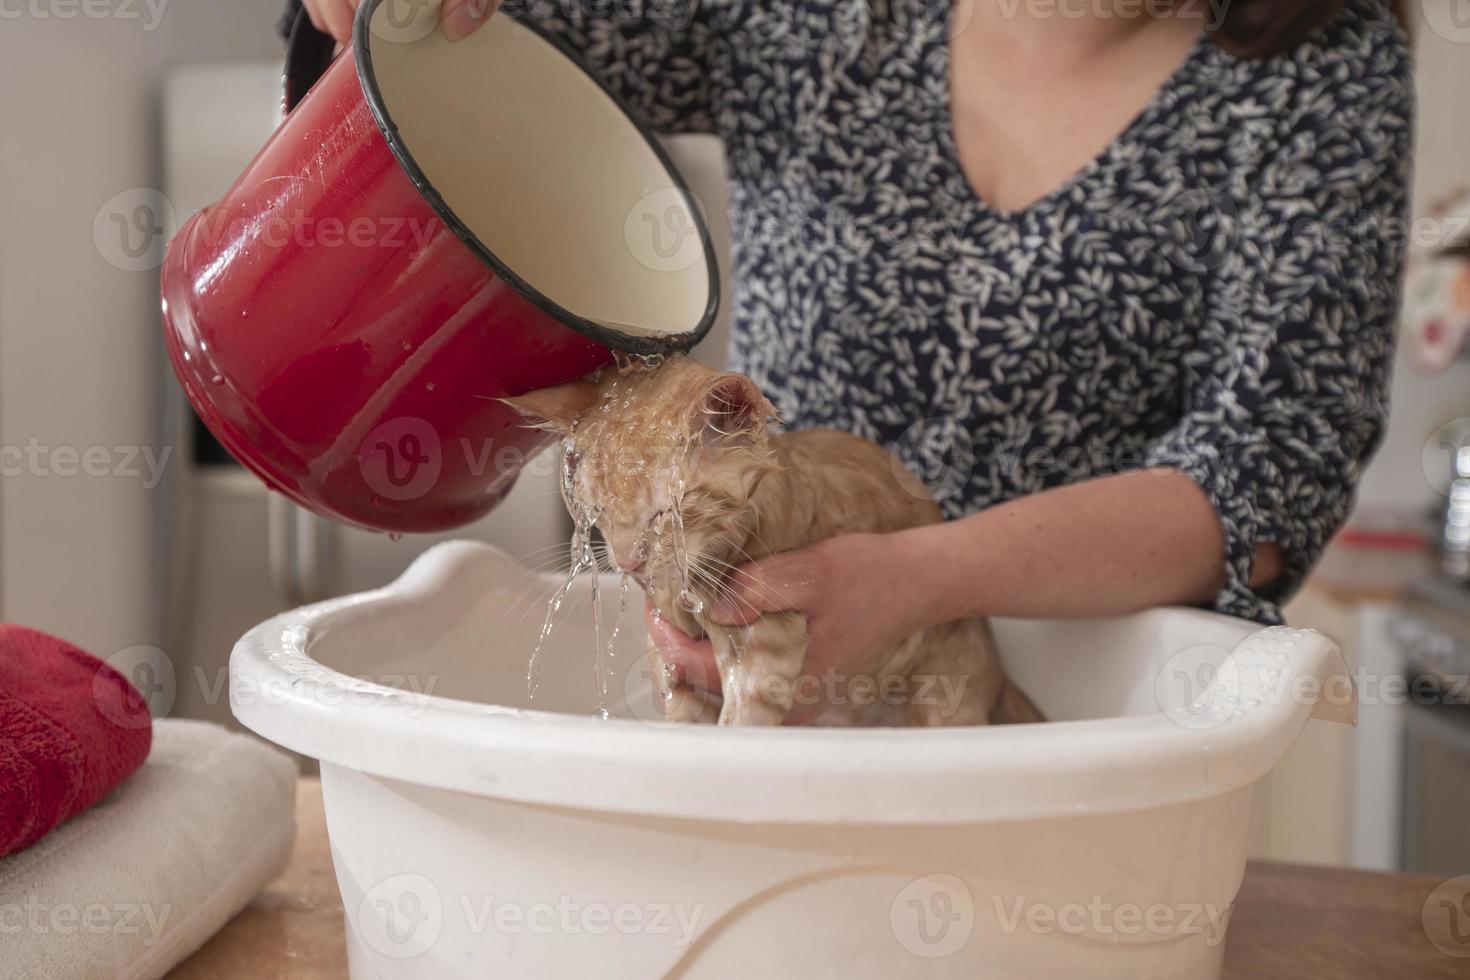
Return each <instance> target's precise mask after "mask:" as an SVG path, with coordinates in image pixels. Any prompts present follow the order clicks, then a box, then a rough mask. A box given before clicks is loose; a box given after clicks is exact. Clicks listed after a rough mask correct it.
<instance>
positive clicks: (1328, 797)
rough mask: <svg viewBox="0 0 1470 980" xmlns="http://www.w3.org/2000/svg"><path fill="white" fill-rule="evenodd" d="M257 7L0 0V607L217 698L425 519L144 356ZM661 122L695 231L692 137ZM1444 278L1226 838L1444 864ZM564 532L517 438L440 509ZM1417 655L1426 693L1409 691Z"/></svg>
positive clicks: (544, 538)
mask: <svg viewBox="0 0 1470 980" xmlns="http://www.w3.org/2000/svg"><path fill="white" fill-rule="evenodd" d="M1409 7H1410V10H1411V11H1412V13H1413V15H1414V16H1415V17H1416V18H1418V19H1419V20H1420V21H1421V23H1420V24H1419V27H1418V30H1417V32H1416V39H1415V44H1416V49H1417V52H1418V58H1419V69H1418V74H1419V98H1420V116H1419V126H1418V141H1419V143H1418V145H1419V154H1418V169H1417V178H1416V182H1415V214H1416V216H1420V217H1425V218H1429V217H1430V216H1431V215H1433V214H1434V212H1435V209H1436V206H1441V205H1445V204H1446V203H1447V202H1448V206H1449V208H1450V210H1449V212H1448V213H1447V214H1443V215H1441V216H1440V217H1439V218H1438V219H1434V220H1433V221H1431V222H1429V223H1426V224H1425V225H1423V226H1422V228H1423V230H1424V235H1423V236H1422V237H1423V241H1422V242H1420V243H1419V244H1418V245H1416V246H1415V249H1416V252H1417V253H1418V254H1419V257H1420V258H1421V259H1422V260H1425V261H1427V260H1429V259H1430V258H1431V257H1432V255H1433V253H1435V252H1437V251H1439V250H1440V249H1441V248H1442V247H1443V246H1444V245H1446V244H1453V243H1452V242H1447V241H1446V234H1445V231H1446V229H1449V230H1450V231H1453V229H1454V228H1456V227H1459V228H1460V232H1459V234H1460V235H1461V236H1463V237H1464V238H1465V240H1466V241H1470V223H1465V222H1460V221H1459V220H1458V219H1457V218H1456V215H1463V216H1466V217H1470V198H1466V197H1461V199H1460V200H1459V203H1458V204H1455V203H1453V202H1454V201H1455V200H1456V197H1457V194H1458V195H1467V194H1470V125H1467V124H1466V121H1465V118H1466V117H1465V100H1466V98H1467V96H1470V4H1466V3H1465V2H1464V0H1424V2H1423V3H1422V4H1420V3H1411V4H1409ZM280 12H281V11H280V3H279V2H278V0H192V2H189V3H184V2H171V0H106V2H101V0H99V2H98V3H95V4H92V5H83V4H81V3H70V2H67V0H49V2H43V3H34V4H30V5H23V4H14V5H8V6H0V66H3V69H0V70H3V72H4V78H5V81H6V95H5V98H4V99H3V100H0V447H4V452H5V455H4V456H3V457H0V462H3V464H4V465H3V476H0V617H3V618H4V619H6V620H13V621H18V622H23V623H27V624H29V625H32V626H35V627H38V628H41V629H44V630H50V631H53V632H55V633H58V634H60V635H62V636H64V637H66V638H68V639H70V640H72V641H74V642H76V643H79V644H81V645H82V646H84V647H87V648H89V649H91V650H92V651H94V652H96V653H97V654H98V655H99V656H102V657H104V658H107V659H109V660H110V661H111V662H112V663H114V664H115V665H116V666H119V667H120V668H122V669H123V670H125V671H126V672H128V673H129V675H130V676H132V677H133V678H134V680H135V681H136V682H138V683H139V686H140V687H143V688H145V689H147V690H148V691H149V692H150V694H151V698H152V703H153V706H154V708H155V711H156V712H158V713H171V714H174V715H182V716H190V717H204V718H211V719H215V720H222V721H223V720H228V719H229V707H228V687H227V682H226V664H227V661H228V657H229V652H230V648H231V646H232V644H233V643H234V641H235V639H236V638H237V637H238V636H239V635H240V634H241V633H243V632H244V631H245V630H246V629H247V628H249V627H250V626H252V625H254V624H256V623H257V622H259V621H261V620H263V619H265V618H267V617H269V616H270V615H272V614H274V613H276V612H279V611H281V610H284V609H287V608H289V607H291V606H294V605H299V604H300V603H302V602H307V601H311V600H314V599H318V598H323V597H326V596H329V595H334V594H340V593H344V592H351V591H358V590H362V589H366V588H371V587H374V586H377V585H381V584H383V583H385V582H387V581H388V580H389V579H391V578H392V577H393V576H394V575H396V574H397V573H398V572H399V571H401V570H402V569H403V568H404V567H405V566H406V565H407V564H408V563H409V562H410V561H411V560H412V558H413V557H414V556H415V555H416V554H418V553H419V552H420V551H422V550H423V549H424V548H425V547H427V546H428V545H429V544H430V543H432V541H433V540H436V539H433V538H425V537H410V538H405V539H403V540H400V541H391V540H389V539H388V538H387V537H385V536H382V535H372V534H367V533H364V532H359V531H353V530H348V529H343V528H339V527H333V526H330V525H327V524H325V523H323V522H321V521H319V520H317V519H315V518H313V517H311V516H309V515H306V514H305V513H303V512H300V511H298V510H297V509H295V508H294V507H292V506H291V505H289V504H287V503H286V502H285V501H284V500H283V499H281V498H280V497H279V496H276V495H273V494H270V493H268V492H267V491H266V489H265V488H264V486H262V485H261V484H260V483H258V482H257V481H256V480H255V479H253V478H252V477H250V476H249V475H247V474H246V473H244V472H243V471H242V470H241V469H240V468H239V467H238V466H236V465H234V464H233V463H232V462H231V461H229V460H228V458H227V457H224V456H223V455H222V454H221V453H220V452H219V451H218V450H217V448H216V447H214V446H213V445H212V443H211V442H210V441H209V440H208V439H206V438H200V437H199V435H200V434H199V433H198V432H196V429H195V424H194V422H193V419H192V416H191V415H190V414H189V413H188V411H187V409H186V407H185V406H184V404H183V401H182V398H181V395H180V393H179V391H178V389H177V387H176V386H175V384H174V382H173V380H172V376H171V375H170V374H169V372H168V369H167V366H166V364H165V360H164V356H163V352H162V347H161V343H160V334H159V320H158V295H157V267H158V264H159V261H160V259H161V255H162V247H163V244H164V242H165V241H166V239H167V237H168V235H169V234H170V233H171V231H172V229H173V228H174V227H176V226H177V224H178V223H179V222H181V221H182V220H183V219H184V218H186V217H187V216H188V215H189V214H191V213H192V212H193V211H195V210H197V209H198V208H200V207H202V206H204V205H205V204H207V203H209V202H211V201H212V200H214V199H215V198H216V197H217V196H219V194H220V193H221V192H222V191H223V190H224V189H225V187H226V186H227V185H228V184H229V183H230V182H231V181H232V180H233V179H234V178H235V177H236V176H237V175H238V173H239V172H240V171H241V169H242V168H243V167H244V165H245V163H246V162H247V161H248V159H249V157H250V156H251V155H252V154H253V152H254V151H255V150H256V149H257V148H258V147H259V146H260V145H261V144H262V143H263V141H264V140H265V138H266V137H267V135H268V134H269V133H270V132H271V130H272V129H273V128H274V126H275V122H276V119H277V113H278V111H279V99H280V95H279V93H280V59H281V45H280V42H279V41H278V40H277V38H276V36H275V34H274V31H273V28H274V24H275V22H276V20H277V18H278V17H279V15H280ZM672 144H673V145H672V149H673V152H674V153H675V156H676V159H678V160H679V161H680V162H681V164H682V166H683V167H684V169H685V171H686V173H687V175H688V176H689V178H690V180H691V183H692V184H693V185H694V189H695V191H696V193H697V195H698V196H699V197H700V198H701V200H702V201H703V202H704V204H705V206H706V208H707V210H708V211H709V212H710V214H711V225H712V227H713V230H714V231H715V233H716V235H717V237H719V239H720V244H721V245H722V247H723V246H724V244H725V241H726V240H727V233H728V225H727V222H726V220H725V219H724V217H723V201H724V193H723V176H722V170H721V167H722V164H721V155H720V148H719V146H718V144H717V143H715V142H714V141H713V140H710V139H707V138H676V139H675V140H673V141H672ZM1464 261H1465V262H1470V258H1466V259H1464ZM1445 268H1448V269H1453V268H1455V267H1454V266H1453V265H1452V264H1451V265H1447V266H1445ZM726 279H728V277H726ZM1460 281H1461V282H1462V285H1461V286H1460V287H1459V288H1460V289H1461V291H1462V295H1463V293H1464V291H1465V290H1467V289H1470V286H1466V285H1463V283H1465V282H1470V280H1467V279H1462V280H1460ZM727 288H728V287H727ZM1453 292H1454V290H1453V288H1452V287H1446V288H1444V289H1441V290H1439V293H1440V294H1442V295H1433V294H1432V293H1433V291H1432V290H1426V291H1425V294H1424V295H1423V296H1421V297H1419V298H1418V306H1417V307H1416V308H1415V309H1414V310H1413V311H1412V316H1406V318H1405V332H1404V337H1403V340H1402V342H1401V345H1400V357H1399V363H1398V366H1397V371H1396V375H1395V380H1394V391H1393V397H1394V415H1393V421H1392V425H1391V427H1390V430H1389V434H1388V439H1387V442H1386V444H1385V445H1384V447H1383V449H1382V450H1381V451H1380V452H1379V454H1378V457H1377V459H1376V460H1375V462H1374V463H1373V466H1372V468H1371V469H1370V470H1369V472H1368V474H1367V478H1366V479H1365V481H1364V483H1363V486H1362V491H1361V498H1360V502H1359V505H1358V508H1357V511H1356V513H1355V516H1354V518H1353V521H1352V524H1351V526H1350V527H1349V528H1348V529H1347V530H1346V531H1344V532H1343V534H1341V535H1340V536H1339V538H1338V540H1337V541H1336V542H1335V543H1334V545H1333V547H1332V549H1331V551H1330V553H1329V555H1328V556H1327V558H1326V560H1325V561H1324V563H1323V565H1322V567H1321V569H1320V570H1319V572H1318V573H1317V574H1316V575H1315V576H1314V578H1313V580H1312V582H1311V583H1310V585H1309V586H1308V588H1307V589H1306V590H1305V591H1304V592H1303V594H1302V595H1301V596H1300V597H1299V598H1298V600H1297V601H1296V602H1294V603H1293V605H1292V607H1291V608H1290V610H1289V614H1290V619H1291V621H1292V623H1293V624H1294V625H1299V626H1313V627H1316V628H1319V629H1322V630H1324V631H1326V632H1328V633H1329V634H1330V635H1332V636H1333V637H1334V638H1336V639H1337V640H1338V641H1339V642H1340V643H1341V644H1342V646H1343V647H1344V649H1345V650H1346V651H1347V653H1348V656H1349V658H1350V659H1351V660H1352V661H1353V662H1354V663H1355V664H1356V665H1357V668H1358V675H1357V676H1358V678H1359V682H1360V696H1361V697H1362V700H1363V705H1362V709H1361V722H1360V724H1359V726H1358V728H1357V729H1356V730H1347V729H1340V728H1339V726H1330V725H1320V726H1310V727H1309V729H1308V731H1307V733H1306V734H1305V735H1304V737H1303V738H1302V740H1301V742H1300V743H1299V744H1298V745H1297V747H1296V748H1295V749H1294V750H1293V752H1292V754H1291V755H1290V756H1289V757H1288V759H1287V761H1286V763H1285V764H1284V765H1283V766H1282V767H1281V768H1279V769H1278V770H1277V771H1276V773H1275V774H1274V775H1273V776H1272V777H1271V778H1270V779H1269V781H1268V782H1267V783H1266V784H1265V786H1264V789H1263V790H1262V791H1261V792H1260V793H1259V794H1258V798H1257V809H1256V821H1255V826H1254V831H1253V853H1254V854H1255V856H1258V857H1270V858H1275V859H1278V860H1289V861H1303V862H1312V863H1324V864H1349V865H1356V866H1361V867H1366V868H1379V869H1389V868H1400V867H1401V868H1406V869H1411V870H1422V871H1434V872H1443V873H1454V872H1456V871H1462V870H1463V869H1464V868H1465V867H1470V833H1467V832H1466V826H1467V825H1466V815H1467V814H1470V707H1467V706H1466V705H1465V701H1466V699H1467V696H1470V687H1467V686H1466V683H1465V678H1466V677H1467V676H1470V450H1467V451H1465V452H1464V453H1458V454H1457V449H1458V447H1459V446H1460V445H1462V444H1470V442H1467V437H1466V434H1461V433H1459V431H1458V428H1457V426H1459V425H1460V424H1461V423H1464V424H1466V425H1467V427H1470V354H1467V353H1466V352H1464V351H1463V350H1462V349H1460V348H1459V347H1458V344H1457V337H1456V335H1455V331H1454V330H1453V323H1452V322H1451V321H1450V320H1448V319H1447V318H1446V317H1444V316H1441V315H1440V313H1439V312H1437V306H1436V304H1437V303H1440V302H1442V301H1443V299H1444V296H1449V295H1452V294H1453ZM727 299H728V297H727ZM726 306H728V303H726ZM724 336H725V332H724V327H723V323H722V324H721V327H720V328H719V329H717V330H716V332H715V334H714V335H713V336H712V338H711V340H710V341H708V342H706V345H705V346H704V348H703V355H704V356H706V357H708V358H710V359H715V360H717V359H718V358H719V355H720V351H721V350H722V349H723V343H724ZM1459 339H1461V340H1462V339H1463V338H1459ZM1457 466H1458V471H1457ZM1457 475H1458V477H1459V482H1458V483H1457V482H1456V477H1457ZM1457 494H1458V496H1457ZM1455 499H1457V500H1458V501H1459V506H1458V508H1456V507H1455V506H1453V505H1452V500H1455ZM565 533H566V523H565V517H564V514H563V511H562V508H561V504H560V500H559V498H558V497H557V495H556V493H555V481H554V479H553V477H552V475H551V473H550V467H549V466H541V467H539V468H538V469H537V470H536V472H534V473H532V474H530V475H529V476H524V477H523V478H522V479H521V481H520V484H519V485H518V486H517V488H516V490H515V492H514V494H513V495H512V497H511V499H510V500H509V501H508V502H507V503H506V504H504V505H503V506H502V507H501V508H499V509H498V510H497V511H496V512H494V513H493V514H492V515H491V516H490V517H489V518H487V519H485V520H484V521H482V522H481V523H480V524H478V525H476V526H474V527H472V528H470V529H467V530H465V531H463V532H459V533H458V534H457V535H456V536H474V537H478V538H481V539H484V540H486V541H490V542H493V543H495V544H498V545H500V546H502V547H505V548H508V549H509V550H511V551H513V552H515V553H517V554H527V553H529V552H531V551H533V550H535V549H538V548H541V547H543V546H545V545H549V544H554V543H555V542H557V541H559V540H562V539H563V537H564V535H565ZM1421 676H1422V677H1429V678H1436V677H1437V678H1439V679H1440V680H1442V681H1443V682H1444V683H1443V685H1442V687H1443V689H1444V691H1445V692H1447V694H1448V695H1450V696H1448V697H1443V698H1441V697H1437V696H1424V695H1422V693H1421V694H1420V695H1419V696H1414V692H1415V691H1418V692H1422V691H1424V690H1427V689H1428V688H1425V687H1423V686H1422V685H1421V686H1416V687H1412V688H1411V687H1410V686H1409V685H1408V682H1409V681H1412V680H1413V679H1415V678H1416V677H1421ZM1456 695H1457V696H1458V699H1459V703H1458V704H1453V703H1447V702H1450V701H1452V700H1454V697H1455V696H1456Z"/></svg>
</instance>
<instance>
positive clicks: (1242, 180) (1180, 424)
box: [307, 0, 1413, 689]
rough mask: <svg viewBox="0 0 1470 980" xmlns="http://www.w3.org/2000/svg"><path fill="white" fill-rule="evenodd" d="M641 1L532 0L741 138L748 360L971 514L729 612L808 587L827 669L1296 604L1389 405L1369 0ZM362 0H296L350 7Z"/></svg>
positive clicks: (736, 360) (1267, 616)
mask: <svg viewBox="0 0 1470 980" xmlns="http://www.w3.org/2000/svg"><path fill="white" fill-rule="evenodd" d="M515 2H521V0H515ZM652 2H653V3H655V4H658V5H656V6H649V7H643V8H640V7H632V6H629V5H628V4H627V3H621V4H604V3H597V2H594V0H524V6H523V8H522V9H521V10H519V11H518V13H517V15H518V16H523V17H533V18H535V19H537V20H538V21H539V22H540V23H542V24H544V25H547V26H549V27H551V28H552V29H553V30H554V31H555V32H556V33H558V34H559V35H560V36H561V37H563V38H564V39H565V40H566V41H567V42H568V43H570V44H571V45H572V46H573V47H574V48H575V49H576V50H577V51H578V52H580V54H581V55H582V57H583V59H584V60H585V62H586V63H587V64H588V66H589V67H590V68H591V69H592V70H593V71H595V72H596V73H597V74H599V75H600V76H601V77H602V78H603V79H604V80H605V81H606V83H607V84H608V85H609V86H610V87H611V88H612V89H613V90H614V91H616V92H617V93H618V94H619V95H621V96H622V97H623V98H624V99H625V100H626V101H627V102H628V103H629V104H630V105H631V106H632V107H633V109H634V110H635V111H636V112H637V113H639V114H641V115H642V116H643V118H644V120H645V121H646V122H647V123H648V124H650V125H651V126H652V127H654V128H655V129H659V130H667V131H703V132H711V133H716V134H718V135H720V136H721V137H722V138H723V139H724V141H725V146H726V152H727V157H728V162H729V168H730V193H731V211H732V221H733V232H734V239H735V246H736V247H735V254H736V259H735V269H734V282H735V303H734V319H733V327H734V339H733V343H732V350H731V357H732V366H733V367H734V368H736V369H737V370H740V371H743V372H745V373H747V374H749V375H750V376H751V377H753V378H754V379H755V380H756V381H758V382H759V383H760V385H761V387H762V388H763V389H764V390H765V391H766V393H767V395H768V396H769V397H770V398H771V400H772V401H773V402H774V403H775V404H776V406H777V407H778V409H779V410H780V412H781V414H782V417H783V418H784V420H785V421H786V423H787V424H788V425H791V426H793V427H804V426H812V425H832V426H838V427H841V428H846V429H849V430H851V431H854V432H856V433H859V434H861V435H864V436H868V437H871V438H873V439H876V440H878V441H879V442H883V443H886V444H889V445H892V446H893V447H894V448H895V450H896V451H898V452H899V454H900V455H901V456H902V457H903V458H904V459H905V460H906V461H907V462H908V463H909V464H910V465H911V466H912V467H913V468H914V469H915V470H916V471H917V472H918V473H920V474H921V475H922V476H924V477H925V478H926V480H927V481H928V482H929V484H930V486H931V488H933V489H934V490H935V491H936V494H937V495H938V496H939V497H940V500H941V503H942V504H943V506H944V507H945V510H946V512H947V514H948V515H949V516H950V517H951V518H952V520H950V521H947V522H946V523H944V524H942V525H936V526H932V527H925V528H921V529H916V530H911V531H905V532H902V533H898V534H891V535H852V536H847V537H841V538H836V539H833V540H831V541H828V542H825V543H823V544H821V545H818V546H816V547H812V548H808V549H804V550H801V551H797V552H791V553H788V554H785V555H781V556H778V557H776V558H773V559H770V560H767V561H765V562H761V563H758V564H756V565H752V566H748V567H747V569H746V571H747V572H748V575H747V576H746V577H744V578H741V579H740V580H739V581H740V583H741V585H742V587H741V593H742V597H741V599H740V600H739V601H738V602H736V603H735V604H734V606H733V607H732V608H730V609H728V610H726V618H728V619H730V620H731V621H740V620H742V619H748V618H751V617H753V616H754V615H756V614H758V613H759V612H760V611H763V610H767V609H799V610H800V611H802V612H804V613H805V614H806V616H807V619H808V624H809V629H810V635H811V645H810V648H809V653H808V669H809V672H810V673H812V674H814V675H819V676H820V675H821V674H822V673H823V672H824V671H827V670H834V671H835V672H836V673H838V674H840V673H841V672H842V664H843V662H844V661H845V660H846V659H848V658H851V657H856V658H857V659H858V660H862V659H863V658H864V656H865V654H866V653H867V651H869V650H870V649H873V648H876V647H878V646H886V645H888V644H890V643H891V642H892V641H893V640H894V639H896V638H897V637H899V636H901V635H904V634H906V633H908V632H911V631H913V630H915V629H917V628H919V627H922V626H924V625H927V624H930V623H935V622H942V621H945V620H948V619H954V618H958V617H962V616H974V615H994V616H1053V617H1054V616H1083V615H1104V614H1112V613H1123V612H1128V611H1132V610H1137V609H1141V608H1145V607H1148V606H1153V605H1159V604H1165V603H1197V604H1206V605H1210V606H1212V607H1213V608H1215V609H1218V610H1220V611H1222V612H1226V613H1231V614H1233V615H1237V616H1245V617H1248V618H1252V619H1256V620H1259V621H1261V622H1267V623H1269V622H1276V621H1279V619H1280V612H1279V603H1280V602H1281V601H1282V600H1283V599H1285V598H1286V597H1287V596H1289V595H1290V594H1291V593H1292V591H1293V590H1294V589H1295V588H1296V587H1297V586H1298V585H1299V584H1300V583H1301V581H1302V578H1303V576H1304V575H1305V574H1306V572H1307V571H1308V569H1309V568H1310V567H1311V566H1312V564H1313V562H1314V561H1315V560H1316V559H1317V557H1318V555H1319V554H1320V552H1321V550H1322V548H1323V546H1324V545H1325V543H1326V542H1327V539H1328V538H1329V537H1331V535H1332V534H1333V532H1334V531H1336V530H1337V528H1338V527H1339V526H1340V525H1341V524H1342V522H1343V520H1344V518H1345V516H1346V515H1347V513H1348V509H1349V506H1350V504H1351V501H1352V496H1353V488H1354V485H1355V484H1356V482H1357V480H1358V477H1359V474H1360V472H1361V470H1362V467H1363V464H1364V462H1365V461H1366V459H1367V458H1368V456H1369V454H1370V453H1371V452H1372V450H1373V449H1374V447H1375V446H1376V443H1377V441H1378V439H1379V437H1380V435H1381V433H1382V430H1383V424H1384V419H1385V415H1386V412H1387V405H1386V385H1387V378H1388V373H1389V363H1390V357H1391V352H1392V332H1393V331H1392V327H1393V319H1394V315H1395V310H1396V307H1397V305H1398V289H1399V278H1400V268H1401V261H1402V245H1403V240H1402V239H1403V236H1402V234H1401V231H1402V225H1403V223H1404V219H1405V208H1406V197H1407V195H1406V183H1407V176H1408V173H1409V166H1410V154H1411V143H1412V139H1411V118H1412V101H1413V94H1412V83H1411V79H1410V64H1409V57H1408V54H1407V50H1406V48H1407V45H1406V41H1405V38H1404V35H1403V33H1402V31H1401V30H1400V28H1399V25H1398V23H1397V22H1396V19H1395V16H1394V14H1393V12H1391V11H1390V10H1389V9H1388V6H1387V5H1386V4H1385V3H1383V2H1380V0H1233V2H1229V3H1224V2H1214V3H1211V2H1206V0H1172V2H1171V0H954V3H953V4H952V5H951V4H950V3H948V2H946V0H784V2H781V0H652ZM354 6H355V0H307V7H308V10H309V11H310V13H311V16H312V18H313V20H314V22H315V23H316V24H317V25H318V26H319V27H321V28H323V29H325V30H329V31H330V32H331V33H333V34H335V35H336V36H338V37H339V38H345V37H346V35H347V31H348V28H349V25H350V21H351V15H352V10H353V7H354ZM487 15H488V11H487V10H486V9H485V7H484V5H483V4H481V3H480V2H479V0H447V2H446V3H445V6H444V10H443V14H442V17H443V24H442V26H443V29H444V30H445V31H446V33H448V34H449V35H450V36H451V37H456V36H460V35H463V34H465V33H468V31H470V30H472V29H473V28H474V27H475V26H476V25H478V24H479V23H480V22H482V21H483V19H484V17H485V16H487ZM653 625H655V626H657V625H658V624H653ZM660 628H661V629H662V636H661V639H662V640H663V642H665V643H666V644H669V645H671V646H675V647H677V648H678V649H679V650H680V651H681V653H680V656H679V657H678V659H679V660H680V662H681V663H682V664H683V666H684V670H685V680H686V682H688V683H691V684H695V685H698V686H704V687H709V688H712V689H717V688H718V684H719V679H718V675H717V672H716V671H715V670H714V669H713V659H712V656H711V654H710V652H709V650H708V647H707V646H706V645H704V644H699V643H695V642H693V641H691V640H690V639H689V638H688V637H686V636H682V635H681V634H677V633H674V632H671V631H670V630H669V629H668V627H666V626H664V627H660Z"/></svg>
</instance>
